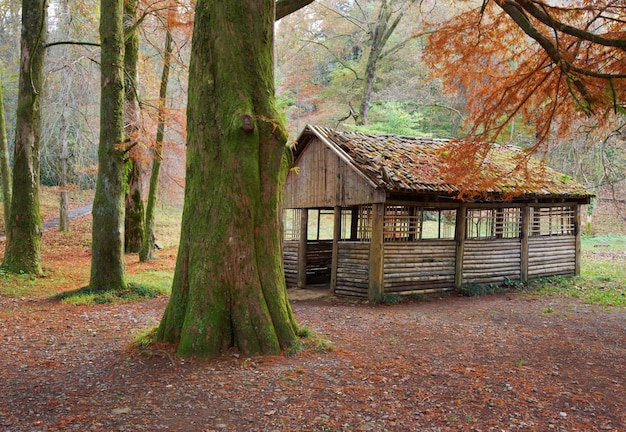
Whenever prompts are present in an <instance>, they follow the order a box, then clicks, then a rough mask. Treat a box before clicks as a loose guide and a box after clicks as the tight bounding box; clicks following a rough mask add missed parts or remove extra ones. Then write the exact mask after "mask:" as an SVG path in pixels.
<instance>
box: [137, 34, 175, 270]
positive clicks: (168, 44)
mask: <svg viewBox="0 0 626 432" xmlns="http://www.w3.org/2000/svg"><path fill="white" fill-rule="evenodd" d="M171 62H172V32H171V30H170V28H169V26H168V28H167V29H166V31H165V49H164V51H163V72H162V73H161V86H160V88H159V114H158V122H159V123H158V125H157V132H156V140H155V142H154V157H153V159H152V173H151V174H150V189H149V191H148V204H147V206H146V225H145V226H146V231H145V238H144V240H143V243H142V245H141V250H140V251H139V260H140V261H141V262H146V261H149V260H151V259H152V253H153V252H154V244H155V241H156V236H155V233H154V210H155V206H156V201H157V198H158V196H159V178H160V175H161V162H162V160H163V139H164V134H165V107H166V103H167V86H168V83H169V77H170V65H171Z"/></svg>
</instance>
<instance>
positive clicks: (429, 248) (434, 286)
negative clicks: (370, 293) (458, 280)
mask: <svg viewBox="0 0 626 432" xmlns="http://www.w3.org/2000/svg"><path fill="white" fill-rule="evenodd" d="M384 255H385V263H384V269H385V270H384V271H385V274H384V285H385V292H386V293H403V292H419V291H438V290H442V291H443V290H448V289H453V288H454V265H455V242H454V240H432V241H428V240H422V241H415V242H410V243H406V242H397V243H394V242H387V243H385V247H384Z"/></svg>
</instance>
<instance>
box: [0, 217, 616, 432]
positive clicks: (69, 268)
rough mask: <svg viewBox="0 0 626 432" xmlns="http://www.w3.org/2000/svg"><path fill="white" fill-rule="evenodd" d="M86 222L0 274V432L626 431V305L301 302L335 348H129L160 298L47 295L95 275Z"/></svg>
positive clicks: (170, 255)
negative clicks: (78, 301)
mask: <svg viewBox="0 0 626 432" xmlns="http://www.w3.org/2000/svg"><path fill="white" fill-rule="evenodd" d="M90 220H91V218H90V217H83V218H81V219H77V220H76V221H73V222H72V233H70V234H64V233H59V232H56V231H55V230H50V231H48V232H46V233H44V240H43V247H42V250H43V265H44V270H45V273H46V276H45V277H42V278H30V277H28V276H26V275H21V276H10V275H0V276H1V277H0V279H2V281H0V365H2V366H1V367H0V430H1V431H7V432H9V431H12V432H17V431H158V430H170V431H625V430H626V343H625V341H626V309H625V308H624V307H622V306H613V307H606V306H598V305H591V304H587V303H584V302H583V301H582V300H580V299H576V298H566V297H562V296H546V295H539V294H536V293H530V292H515V293H505V294H496V295H486V296H481V297H458V296H456V295H447V296H440V297H437V296H435V297H430V298H426V299H421V300H409V301H405V302H402V303H400V304H396V305H373V304H370V303H367V302H364V301H355V300H351V299H345V298H335V297H325V298H321V299H314V300H300V301H297V300H294V301H292V306H293V309H294V312H295V315H296V317H297V319H298V321H299V322H300V324H301V325H302V326H305V327H307V328H309V329H311V330H313V331H315V332H317V333H318V334H319V335H321V337H322V338H326V339H328V340H329V341H330V342H331V343H332V346H333V347H334V349H332V350H327V349H319V350H316V349H314V348H309V349H307V350H304V351H302V352H300V353H297V354H294V355H290V356H276V357H263V358H260V357H254V358H246V357H245V356H242V355H240V354H239V353H237V352H236V351H232V352H228V353H226V354H224V355H223V356H222V357H220V358H219V359H217V360H211V361H201V360H196V359H181V358H177V357H176V356H175V355H174V353H173V351H172V350H171V349H170V348H169V347H166V346H152V347H149V348H145V349H138V348H133V347H132V343H133V341H134V340H135V337H136V336H137V334H139V333H140V332H141V331H144V330H145V329H147V328H150V327H151V326H154V325H156V324H157V323H158V322H159V320H160V318H161V316H162V314H163V311H164V308H165V306H166V303H167V298H166V297H165V296H160V297H156V298H153V299H148V300H145V301H140V302H130V303H109V304H93V305H75V304H69V303H62V302H59V301H57V300H52V299H51V298H50V296H51V295H52V294H53V293H55V292H59V291H64V290H69V289H75V288H77V287H80V286H84V285H86V284H87V281H88V277H89V262H90V249H89V233H90ZM175 255H176V250H175V248H166V249H164V250H161V251H159V256H158V258H157V259H156V260H154V261H151V262H150V263H147V264H142V263H139V262H138V259H137V257H136V255H134V256H133V255H131V256H130V257H129V258H128V264H127V272H128V274H129V278H133V277H135V278H136V277H140V276H141V277H148V276H149V275H154V274H160V273H171V271H172V270H173V268H174V264H175ZM624 257H625V255H624V252H623V251H615V256H614V257H611V256H609V259H614V260H615V265H626V262H625V258H624ZM9 282H10V283H9ZM323 346H325V344H320V347H323Z"/></svg>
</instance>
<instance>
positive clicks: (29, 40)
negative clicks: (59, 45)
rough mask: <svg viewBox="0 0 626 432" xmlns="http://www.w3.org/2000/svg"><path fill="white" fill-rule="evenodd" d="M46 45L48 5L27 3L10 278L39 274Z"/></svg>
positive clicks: (9, 251) (28, 0)
mask: <svg viewBox="0 0 626 432" xmlns="http://www.w3.org/2000/svg"><path fill="white" fill-rule="evenodd" d="M45 43H46V4H45V1H44V0H23V1H22V36H21V49H20V80H19V82H20V83H19V94H18V106H17V122H16V130H15V151H14V157H13V161H14V162H13V163H14V167H13V192H12V197H13V198H12V200H11V211H10V215H11V219H10V221H9V227H8V230H7V231H8V235H7V238H8V239H9V240H10V241H9V242H8V243H7V248H6V252H5V255H4V263H3V267H4V268H5V269H7V270H9V271H12V272H24V273H30V274H40V273H41V234H42V227H41V218H40V216H39V165H40V162H39V150H40V143H41V93H42V88H43V62H44V54H45V49H44V45H45Z"/></svg>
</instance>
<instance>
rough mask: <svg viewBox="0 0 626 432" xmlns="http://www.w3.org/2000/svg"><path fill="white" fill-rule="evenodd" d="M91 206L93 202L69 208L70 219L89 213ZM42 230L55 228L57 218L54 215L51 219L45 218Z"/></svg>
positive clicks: (57, 223)
mask: <svg viewBox="0 0 626 432" xmlns="http://www.w3.org/2000/svg"><path fill="white" fill-rule="evenodd" d="M92 207H93V203H91V204H87V205H85V206H82V207H80V208H77V209H74V210H70V215H69V216H70V219H76V218H79V217H82V216H87V215H88V214H91V209H92ZM42 225H43V230H44V231H48V230H49V229H52V228H55V227H58V226H59V218H58V217H55V218H53V219H50V220H47V221H45V222H43V224H42Z"/></svg>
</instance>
